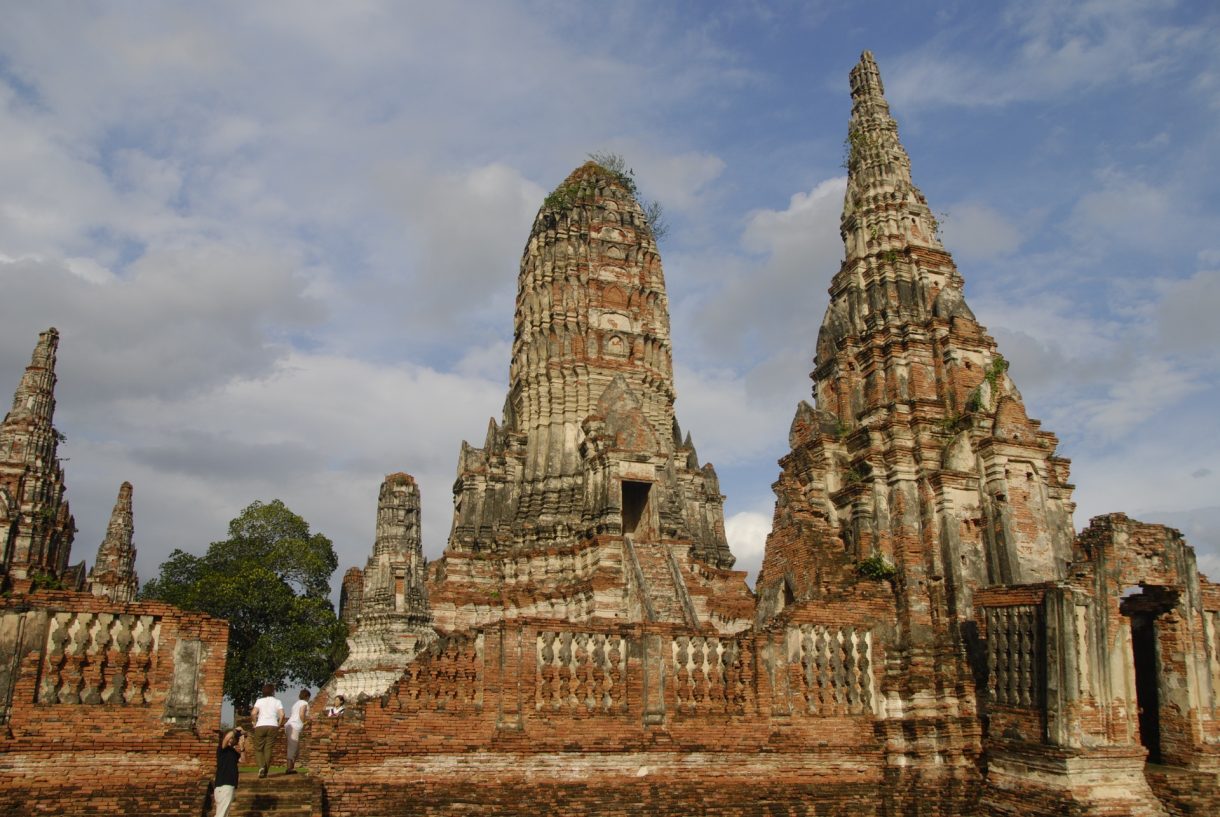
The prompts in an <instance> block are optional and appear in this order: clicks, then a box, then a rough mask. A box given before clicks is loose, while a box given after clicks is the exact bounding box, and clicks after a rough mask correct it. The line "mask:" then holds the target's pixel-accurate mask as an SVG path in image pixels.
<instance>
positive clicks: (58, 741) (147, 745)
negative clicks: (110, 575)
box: [0, 592, 228, 815]
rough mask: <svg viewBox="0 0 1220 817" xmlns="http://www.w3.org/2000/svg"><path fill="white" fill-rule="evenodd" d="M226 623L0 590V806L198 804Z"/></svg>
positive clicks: (151, 606) (177, 807) (174, 808)
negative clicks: (7, 594)
mask: <svg viewBox="0 0 1220 817" xmlns="http://www.w3.org/2000/svg"><path fill="white" fill-rule="evenodd" d="M227 646H228V625H227V624H226V623H225V622H224V621H221V620H219V619H214V618H211V617H210V616H206V615H203V614H200V613H187V612H183V611H181V610H178V609H177V608H174V607H170V606H169V605H165V604H159V603H148V602H146V603H132V604H113V603H111V602H109V601H107V600H106V599H104V598H98V597H94V596H92V595H86V594H78V593H64V592H56V593H37V594H34V595H28V596H14V597H11V598H7V599H4V600H3V601H2V602H0V724H2V731H0V815H10V814H11V815H18V814H22V815H24V814H66V815H72V814H171V815H172V814H182V815H188V814H189V815H198V814H200V813H201V811H202V809H203V807H204V802H205V797H206V794H207V789H208V784H209V781H210V780H211V777H212V774H213V772H214V770H215V748H216V734H217V730H218V728H219V725H220V703H221V697H222V695H223V683H224V665H225V651H226V648H227Z"/></svg>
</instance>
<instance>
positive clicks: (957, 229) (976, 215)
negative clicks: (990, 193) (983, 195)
mask: <svg viewBox="0 0 1220 817" xmlns="http://www.w3.org/2000/svg"><path fill="white" fill-rule="evenodd" d="M948 212H949V217H948V218H946V219H944V220H943V228H944V236H943V240H944V244H945V246H946V247H948V248H949V249H950V250H951V251H952V252H953V256H954V257H955V258H956V259H957V260H958V261H959V262H960V261H965V262H970V261H977V260H980V259H988V258H992V257H994V256H1000V255H1007V254H1009V253H1011V252H1013V251H1014V250H1015V249H1017V247H1019V246H1020V244H1021V233H1020V232H1019V231H1018V230H1017V228H1016V226H1015V225H1013V224H1012V223H1010V222H1009V221H1008V219H1006V218H1005V217H1004V216H1003V215H1002V214H1001V213H999V212H997V211H996V210H995V209H993V208H991V207H989V206H988V205H986V204H983V203H982V202H975V201H971V202H959V203H958V204H954V205H951V206H950V207H949V210H948Z"/></svg>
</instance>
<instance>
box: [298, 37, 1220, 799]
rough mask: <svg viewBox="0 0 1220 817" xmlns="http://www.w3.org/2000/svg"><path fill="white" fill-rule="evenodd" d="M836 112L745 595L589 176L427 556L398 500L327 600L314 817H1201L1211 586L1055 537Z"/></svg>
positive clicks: (626, 185) (874, 130)
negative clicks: (835, 263)
mask: <svg viewBox="0 0 1220 817" xmlns="http://www.w3.org/2000/svg"><path fill="white" fill-rule="evenodd" d="M851 93H852V101H853V105H852V115H851V122H850V125H849V131H848V134H849V136H848V145H849V150H850V154H849V158H848V183H847V192H846V196H845V201H844V209H843V215H842V220H841V234H842V237H843V241H844V246H845V256H844V261H843V264H842V267H841V268H840V270H839V272H838V273H837V274H836V275H835V276H834V279H833V280H832V282H831V286H830V305H829V307H828V308H827V311H826V315H825V318H824V320H823V322H822V326H821V329H820V330H819V332H818V335H817V351H816V357H815V361H814V371H813V374H812V378H813V381H814V397H815V399H816V402H815V405H810V404H808V403H801V405H800V406H799V407H798V408H797V411H796V416H795V418H794V420H793V422H792V428H791V432H790V443H791V452H790V453H789V454H788V455H786V456H785V457H784V458H783V459H782V460H781V461H780V465H781V468H782V470H781V473H780V476H779V479H778V481H777V482H776V483H775V491H776V506H775V517H774V526H773V530H772V533H771V535H770V537H769V538H768V540H767V547H766V553H765V556H764V560H763V564H762V569H761V571H760V574H759V577H758V582H757V587H756V592H755V593H751V592H750V591H749V589H748V588H747V587H746V584H745V582H744V574H743V573H741V572H735V571H733V570H732V569H731V567H732V562H733V558H732V556H731V554H730V553H729V550H728V547H727V544H726V542H725V538H724V525H723V512H722V502H721V497H720V495H719V489H718V485H717V480H716V474H715V472H714V470H713V469H712V468H711V466H710V465H703V466H701V465H700V464H699V461H698V457H697V455H696V452H695V447H694V445H693V443H692V441H691V437H690V436H689V435H686V436H684V435H683V434H682V432H681V431H680V427H679V425H678V422H677V419H676V418H675V416H674V387H673V376H672V367H671V360H670V337H669V321H668V312H667V302H666V295H665V287H664V282H663V280H662V272H661V264H660V259H659V257H658V254H657V249H656V244H655V241H654V240H653V236H652V234H651V230H650V228H649V225H648V223H647V220H646V218H645V216H644V212H643V211H642V210H641V207H640V205H639V204H638V203H637V202H636V200H635V198H634V196H633V192H634V185H632V184H631V181H630V179H629V178H627V177H625V176H623V175H622V174H621V173H618V172H615V171H614V170H613V169H608V168H606V167H603V166H600V165H598V164H595V163H588V164H586V165H584V166H582V167H580V168H578V169H577V170H576V171H574V172H573V173H572V174H571V176H569V177H568V179H567V180H565V181H564V182H563V184H561V185H560V186H559V188H557V189H556V190H555V191H554V192H553V193H552V194H551V195H550V196H548V198H547V200H546V201H545V202H544V204H543V206H542V208H541V209H540V210H539V212H538V214H537V217H536V218H535V220H534V226H533V230H532V231H531V233H530V237H529V240H528V242H527V244H526V248H525V252H524V255H523V258H522V261H521V270H520V277H519V283H518V294H517V305H516V315H515V335H514V340H513V347H512V361H511V365H510V376H509V381H510V382H509V393H508V397H507V400H506V401H505V406H504V413H503V418H502V420H501V421H500V422H498V423H497V422H494V421H493V422H492V423H491V424H490V427H489V428H488V431H487V437H486V441H485V442H484V444H483V446H482V447H481V448H475V447H472V446H470V445H468V444H463V445H462V449H461V452H460V455H459V461H458V476H457V481H456V483H455V486H454V497H455V499H454V502H455V505H454V522H453V529H452V532H451V534H450V537H449V542H448V546H447V548H446V550H445V553H444V555H443V557H442V558H441V559H440V560H438V561H437V562H435V563H433V564H431V565H425V563H424V560H423V558H422V553H421V549H420V542H419V493H418V490H417V488H416V487H415V483H414V480H413V479H412V478H411V477H410V476H409V475H406V474H395V475H392V476H391V477H389V478H387V481H386V483H385V485H384V486H383V487H382V492H381V499H380V502H379V505H378V528H377V542H376V546H375V548H374V553H373V556H372V558H371V559H370V561H369V564H368V567H367V568H366V569H365V570H363V571H361V570H358V569H355V568H353V569H352V570H351V571H349V572H348V574H347V576H346V577H345V580H344V603H343V608H344V609H343V614H344V616H345V617H346V618H347V619H348V620H349V622H351V624H352V627H353V634H352V637H351V646H352V652H351V657H350V658H349V659H348V662H347V663H346V664H345V665H344V667H343V668H342V669H340V671H339V672H338V673H337V674H336V676H335V678H334V679H333V680H332V682H331V683H330V684H329V685H328V688H327V692H328V693H330V694H335V693H339V692H342V693H344V694H346V695H348V696H349V697H351V696H357V697H360V698H361V699H362V700H363V701H364V702H363V705H361V706H360V707H358V708H357V711H356V712H355V713H354V714H353V716H352V717H350V718H346V719H342V720H340V721H337V722H332V723H325V724H319V726H318V728H317V729H316V730H315V734H314V738H313V744H312V760H311V764H312V768H314V769H315V770H316V773H317V774H318V775H319V776H320V777H321V778H322V779H323V780H324V781H325V786H326V790H327V796H328V799H329V803H330V807H331V812H332V813H335V814H368V815H374V814H376V815H388V814H404V815H405V814H432V813H442V812H443V813H450V812H451V811H452V810H453V809H458V810H470V811H478V812H483V813H493V814H527V813H528V814H536V813H554V814H590V815H593V814H598V815H603V814H627V813H646V812H647V813H657V814H675V815H677V814H690V813H708V814H712V813H715V814H819V815H822V814H843V815H847V814H851V815H861V814H877V815H882V814H884V815H891V814H913V815H937V814H943V815H959V814H961V815H965V814H975V813H986V814H1021V815H1034V814H1046V815H1051V814H1107V815H1111V814H1113V815H1117V814H1131V815H1164V814H1213V813H1216V812H1217V811H1218V810H1220V796H1218V795H1217V778H1218V775H1220V720H1218V715H1220V712H1218V711H1217V706H1218V705H1220V700H1218V695H1220V635H1218V630H1220V587H1218V586H1216V585H1212V584H1211V583H1209V582H1208V581H1207V580H1206V579H1204V578H1202V577H1200V576H1199V574H1198V572H1197V570H1196V566H1195V558H1194V554H1193V551H1192V550H1191V549H1190V548H1189V547H1187V546H1186V545H1185V544H1184V543H1183V541H1182V539H1181V537H1180V535H1179V534H1178V533H1177V532H1176V531H1174V530H1171V529H1168V528H1164V527H1161V526H1157V525H1146V524H1142V523H1139V522H1136V521H1134V520H1130V519H1128V518H1127V517H1125V516H1123V515H1121V514H1114V515H1110V516H1104V517H1099V518H1097V519H1094V520H1092V522H1091V524H1090V526H1089V527H1088V528H1087V529H1086V530H1085V531H1084V533H1082V534H1080V535H1079V536H1077V535H1076V534H1075V532H1074V529H1073V525H1072V511H1073V503H1072V499H1071V492H1072V485H1071V484H1070V483H1069V482H1068V461H1067V460H1065V459H1063V458H1061V457H1058V456H1056V453H1055V448H1056V438H1055V436H1054V435H1053V434H1051V433H1049V432H1047V431H1044V430H1042V429H1041V428H1040V426H1039V423H1038V422H1037V421H1036V420H1031V419H1030V418H1029V417H1028V416H1027V415H1026V412H1025V407H1024V405H1023V403H1022V399H1021V395H1020V393H1019V392H1018V391H1017V388H1016V386H1015V384H1014V383H1013V382H1012V380H1011V379H1010V378H1009V376H1008V373H1007V364H1006V363H1005V361H1004V359H1003V357H1002V356H1001V355H1000V354H999V352H998V351H997V349H996V345H995V342H994V340H993V339H992V338H991V337H989V336H988V335H987V334H986V332H985V330H984V328H983V327H982V326H980V325H979V324H978V322H977V321H976V320H975V318H974V315H973V314H972V313H971V311H970V308H969V307H968V306H967V305H966V302H965V299H964V297H963V291H962V287H963V281H962V277H961V275H960V274H959V273H958V271H957V269H956V267H955V266H954V263H953V260H952V258H951V257H950V255H949V253H948V252H947V251H946V250H945V248H944V247H943V246H942V244H941V242H940V240H939V238H938V234H937V224H936V220H935V219H934V218H933V216H932V214H931V211H930V210H929V208H928V205H927V203H926V202H925V200H924V197H923V195H922V194H921V193H920V192H919V190H918V188H916V187H915V185H914V184H913V182H912V180H911V173H910V162H909V159H908V157H907V155H906V152H905V151H904V149H903V148H902V145H901V144H900V142H899V140H898V132H897V125H896V124H895V121H894V120H893V118H891V116H890V113H889V108H888V105H887V104H886V101H885V98H884V95H883V86H882V83H881V78H880V75H879V73H878V70H877V66H876V64H875V62H874V60H873V58H872V56H871V54H869V53H867V52H866V53H865V54H864V55H863V56H862V58H861V60H860V62H859V64H858V65H857V66H856V67H855V68H854V69H853V70H852V72H851ZM811 339H812V338H811ZM1146 761H1151V762H1146Z"/></svg>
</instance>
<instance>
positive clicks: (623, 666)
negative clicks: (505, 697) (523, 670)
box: [534, 631, 627, 712]
mask: <svg viewBox="0 0 1220 817" xmlns="http://www.w3.org/2000/svg"><path fill="white" fill-rule="evenodd" d="M536 650H537V652H536V658H537V674H536V681H535V688H534V708H535V709H538V710H541V709H551V710H559V709H580V708H583V709H586V710H588V711H591V712H592V711H603V712H610V711H617V710H620V709H622V708H623V707H624V706H625V704H626V673H627V641H626V639H624V638H623V637H621V636H620V635H618V634H617V633H573V632H546V631H544V632H540V633H538V638H537V642H536Z"/></svg>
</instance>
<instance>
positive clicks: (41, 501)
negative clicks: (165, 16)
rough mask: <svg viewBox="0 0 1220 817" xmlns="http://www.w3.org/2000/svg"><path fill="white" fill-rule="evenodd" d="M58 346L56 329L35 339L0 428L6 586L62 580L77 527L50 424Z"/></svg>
mask: <svg viewBox="0 0 1220 817" xmlns="http://www.w3.org/2000/svg"><path fill="white" fill-rule="evenodd" d="M58 346H59V332H58V331H57V330H55V329H54V328H51V329H47V330H46V331H45V332H41V333H40V334H39V335H38V342H37V344H35V346H34V353H33V355H32V356H31V358H30V365H29V366H27V367H26V370H25V373H24V374H23V375H22V376H21V382H20V383H19V384H18V385H17V389H16V391H15V392H14V393H13V407H12V409H11V410H10V411H9V412H8V414H6V415H5V417H4V422H3V423H0V541H2V540H4V539H5V538H7V540H8V542H9V543H10V544H9V548H8V555H7V557H6V564H4V565H0V571H4V572H6V573H7V579H4V581H6V582H8V583H11V580H13V579H26V578H29V577H34V576H39V575H46V576H51V577H54V578H56V579H63V578H65V577H66V574H67V573H68V556H69V553H70V550H71V547H72V537H73V534H74V533H75V530H76V527H75V524H74V521H73V519H72V515H71V513H70V512H69V510H68V502H67V500H66V499H65V498H64V493H65V488H64V480H63V469H62V468H61V467H60V464H59V458H58V455H57V452H58V446H59V441H60V437H59V434H58V432H57V431H56V430H55V427H54V425H53V422H54V416H55V353H56V350H57V348H58ZM0 578H2V577H0ZM79 578H81V579H83V573H81V574H79Z"/></svg>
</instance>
